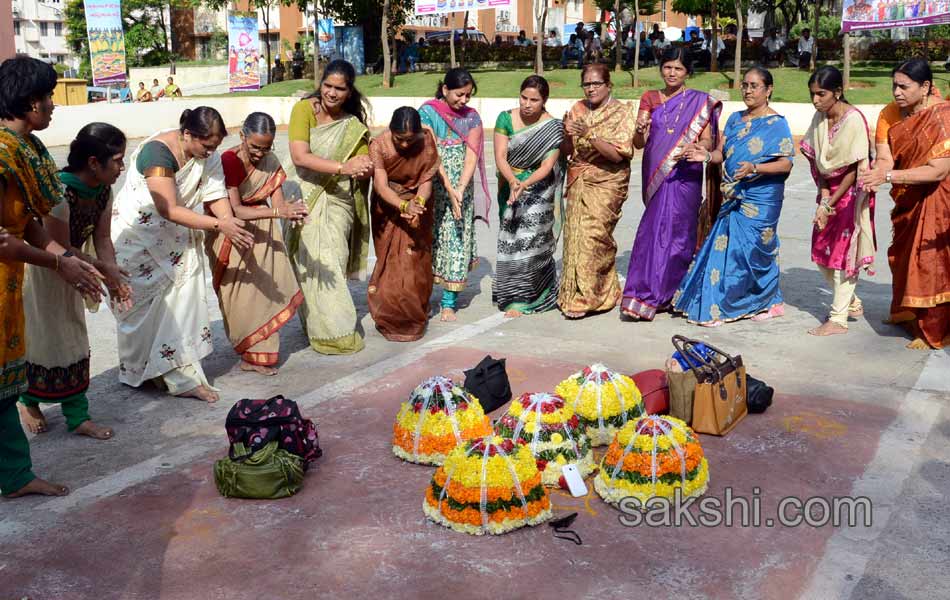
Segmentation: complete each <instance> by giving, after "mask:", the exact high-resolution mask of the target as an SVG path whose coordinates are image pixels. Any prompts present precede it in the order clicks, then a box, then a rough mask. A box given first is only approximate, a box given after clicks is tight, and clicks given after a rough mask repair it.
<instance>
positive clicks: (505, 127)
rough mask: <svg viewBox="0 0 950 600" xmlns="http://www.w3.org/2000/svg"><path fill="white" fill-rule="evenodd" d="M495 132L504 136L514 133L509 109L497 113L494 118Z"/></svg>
mask: <svg viewBox="0 0 950 600" xmlns="http://www.w3.org/2000/svg"><path fill="white" fill-rule="evenodd" d="M495 133H500V134H502V135H503V136H505V137H511V134H512V133H514V126H513V125H512V123H511V111H509V110H505V111H502V112H500V113H498V118H497V119H495Z"/></svg>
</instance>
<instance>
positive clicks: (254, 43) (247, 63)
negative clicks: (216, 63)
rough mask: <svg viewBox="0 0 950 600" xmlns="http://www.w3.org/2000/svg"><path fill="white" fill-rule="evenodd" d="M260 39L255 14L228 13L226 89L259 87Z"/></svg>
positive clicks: (256, 88)
mask: <svg viewBox="0 0 950 600" xmlns="http://www.w3.org/2000/svg"><path fill="white" fill-rule="evenodd" d="M260 39H261V38H260V35H259V34H258V30H257V16H256V15H253V14H251V15H248V14H247V13H237V12H229V13H228V91H230V92H246V91H253V90H259V89H261V73H260V63H259V62H258V61H259V59H260V55H261V51H260V46H261V44H260Z"/></svg>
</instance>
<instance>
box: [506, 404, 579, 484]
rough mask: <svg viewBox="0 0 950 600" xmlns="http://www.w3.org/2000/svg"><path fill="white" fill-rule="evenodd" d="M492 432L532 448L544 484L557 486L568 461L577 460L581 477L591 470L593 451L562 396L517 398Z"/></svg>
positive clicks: (571, 409) (577, 419) (575, 461)
mask: <svg viewBox="0 0 950 600" xmlns="http://www.w3.org/2000/svg"><path fill="white" fill-rule="evenodd" d="M495 432H496V433H497V434H498V435H500V436H502V437H506V438H511V439H512V440H514V441H515V442H524V443H525V444H526V445H527V446H528V448H530V449H531V453H532V454H533V455H534V457H535V460H536V461H537V465H538V470H539V471H541V481H542V482H543V483H544V484H545V485H550V486H557V485H558V482H559V480H560V478H561V467H563V466H564V465H566V464H568V463H575V464H577V467H578V470H579V471H580V474H581V477H587V476H588V475H590V474H591V472H592V471H593V470H594V452H593V450H591V445H590V439H588V437H587V435H586V434H585V433H584V430H583V428H581V427H580V419H579V418H578V416H577V415H576V414H574V409H573V408H572V407H571V406H570V405H569V404H568V403H567V402H565V401H564V398H561V397H560V396H557V395H555V394H542V393H538V394H523V395H522V396H521V397H520V398H516V399H515V400H514V402H512V403H511V405H510V406H509V407H508V411H507V412H506V413H505V414H504V415H503V416H502V417H501V418H500V419H499V420H498V421H497V422H496V423H495Z"/></svg>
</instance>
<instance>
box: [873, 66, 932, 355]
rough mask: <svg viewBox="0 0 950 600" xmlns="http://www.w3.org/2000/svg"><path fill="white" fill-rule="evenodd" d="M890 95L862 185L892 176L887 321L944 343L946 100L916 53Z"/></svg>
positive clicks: (922, 344) (926, 342)
mask: <svg viewBox="0 0 950 600" xmlns="http://www.w3.org/2000/svg"><path fill="white" fill-rule="evenodd" d="M893 78H894V102H892V103H891V104H888V105H887V107H885V108H884V110H883V111H881V116H880V117H879V119H878V125H877V131H876V134H875V138H876V139H875V141H876V144H877V161H876V163H875V165H874V169H872V170H867V171H864V172H862V173H861V174H860V181H861V184H862V186H864V188H865V189H866V190H869V191H873V190H876V189H877V187H878V186H880V185H881V184H883V183H890V184H891V197H892V198H893V199H894V209H893V210H892V211H891V222H892V224H893V226H894V236H893V239H892V241H891V246H890V248H888V250H887V260H888V263H889V264H890V267H891V273H892V277H893V290H894V291H893V297H892V300H891V314H890V319H889V322H890V323H894V324H899V325H902V326H903V327H904V328H905V329H907V330H908V331H909V332H910V334H911V335H913V336H914V339H913V341H911V342H910V344H908V345H907V347H908V348H912V349H918V350H926V349H929V348H943V347H945V346H947V345H950V179H948V175H950V103H948V102H943V101H941V100H939V99H938V98H935V97H934V95H933V89H934V87H933V75H932V73H931V70H930V66H929V65H928V64H927V62H925V61H924V60H922V59H912V60H908V61H906V62H904V63H902V64H901V65H900V66H898V67H897V68H896V69H894V72H893Z"/></svg>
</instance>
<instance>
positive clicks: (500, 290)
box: [492, 113, 564, 314]
mask: <svg viewBox="0 0 950 600" xmlns="http://www.w3.org/2000/svg"><path fill="white" fill-rule="evenodd" d="M505 114H509V113H503V115H505ZM508 122H509V123H510V114H509V121H508ZM497 129H498V128H497V127H496V130H497ZM563 139H564V124H563V122H562V121H561V120H559V119H548V120H547V121H544V122H543V123H538V124H535V125H531V126H529V127H524V128H522V129H520V130H519V131H513V132H512V133H511V134H510V135H509V138H508V156H507V159H508V164H509V166H510V167H511V169H512V171H513V172H514V174H515V177H517V178H518V180H519V181H525V180H526V179H528V178H529V177H531V176H532V175H533V174H534V173H535V171H537V170H538V168H540V167H541V163H542V162H544V160H546V159H547V158H548V157H549V156H550V155H551V153H552V152H557V150H558V147H560V145H561V141H562V140H563ZM561 180H562V176H561V172H560V169H559V166H558V165H555V167H554V168H553V169H552V170H551V172H550V173H549V174H548V175H547V176H546V177H545V178H544V179H541V180H540V181H537V182H536V183H534V184H532V185H531V187H529V188H527V189H525V190H524V191H523V192H522V193H521V196H519V198H518V200H517V201H516V202H515V204H514V205H512V206H508V197H509V195H510V189H509V186H508V182H507V181H506V180H505V179H504V178H501V177H499V179H498V208H499V213H500V217H501V221H500V225H499V229H498V258H497V262H496V265H495V279H494V281H493V282H492V302H493V303H495V304H497V305H498V308H499V309H500V310H517V311H519V312H521V313H524V314H531V313H539V312H544V311H547V310H551V309H553V308H556V307H557V290H558V281H557V269H556V266H555V262H554V250H555V247H556V246H557V237H558V233H559V231H558V230H559V227H558V226H557V224H556V223H557V222H558V221H559V218H560V210H559V208H560V207H559V206H558V205H559V203H560V199H561V198H560V197H561V194H560V187H561Z"/></svg>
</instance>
